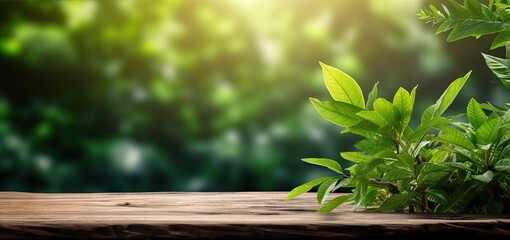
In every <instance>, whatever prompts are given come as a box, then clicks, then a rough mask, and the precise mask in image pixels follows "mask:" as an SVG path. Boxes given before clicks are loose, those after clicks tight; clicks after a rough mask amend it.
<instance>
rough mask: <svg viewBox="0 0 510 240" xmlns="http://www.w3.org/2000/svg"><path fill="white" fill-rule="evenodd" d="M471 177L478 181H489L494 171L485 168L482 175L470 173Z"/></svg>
mask: <svg viewBox="0 0 510 240" xmlns="http://www.w3.org/2000/svg"><path fill="white" fill-rule="evenodd" d="M472 177H473V178H474V179H476V180H478V181H481V182H485V183H490V182H491V181H492V178H494V173H493V172H492V171H491V170H487V171H486V172H484V173H483V174H482V175H472Z"/></svg>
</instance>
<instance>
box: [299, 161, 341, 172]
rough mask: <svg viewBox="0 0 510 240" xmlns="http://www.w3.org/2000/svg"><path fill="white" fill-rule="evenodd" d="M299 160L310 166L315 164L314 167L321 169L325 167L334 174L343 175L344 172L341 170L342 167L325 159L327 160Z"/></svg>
mask: <svg viewBox="0 0 510 240" xmlns="http://www.w3.org/2000/svg"><path fill="white" fill-rule="evenodd" d="M301 160H302V161H304V162H307V163H310V164H315V165H318V166H321V167H326V168H328V169H330V170H332V171H334V172H336V173H339V174H341V175H344V171H343V170H342V167H341V166H340V164H339V163H338V162H337V161H335V160H331V159H327V158H303V159H301Z"/></svg>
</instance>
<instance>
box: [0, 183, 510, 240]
mask: <svg viewBox="0 0 510 240" xmlns="http://www.w3.org/2000/svg"><path fill="white" fill-rule="evenodd" d="M285 194H286V193H285V192H235V193H176V192H172V193H79V194H41V193H20V192H0V238H3V239H13V238H14V239H16V238H17V239H20V238H21V239H38V238H48V239H54V238H101V239H108V238H130V239H136V238H147V239H152V238H175V239H298V238H301V239H332V238H336V239H349V238H350V239H355V238H377V239H385V238H388V239H389V238H391V239H394V238H407V239H408V238H409V237H415V238H416V237H419V238H431V239H438V238H451V239H457V238H458V237H473V236H474V237H476V236H483V237H484V239H485V238H486V237H492V238H501V239H505V238H506V239H510V216H509V215H468V214H464V215H461V214H455V215H447V214H442V215H440V214H388V213H366V212H355V213H353V212H350V209H349V208H348V207H341V208H339V209H337V210H335V211H334V212H332V213H327V214H318V213H316V212H315V209H316V208H317V203H316V200H315V195H314V194H312V193H308V194H305V195H303V196H300V197H298V198H296V199H294V200H291V201H287V202H284V201H283V197H284V196H285Z"/></svg>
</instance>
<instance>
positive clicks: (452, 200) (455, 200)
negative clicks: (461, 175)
mask: <svg viewBox="0 0 510 240" xmlns="http://www.w3.org/2000/svg"><path fill="white" fill-rule="evenodd" d="M475 186H476V185H475V184H473V183H472V182H464V183H462V184H461V185H460V186H458V187H457V188H456V189H455V191H454V192H453V193H452V194H450V195H449V196H448V201H447V203H446V204H439V205H438V206H437V208H436V212H442V213H446V212H458V211H460V210H462V208H463V207H464V205H465V204H466V203H467V202H469V200H470V199H471V196H473V193H472V191H471V190H472V189H473V188H474V187H475Z"/></svg>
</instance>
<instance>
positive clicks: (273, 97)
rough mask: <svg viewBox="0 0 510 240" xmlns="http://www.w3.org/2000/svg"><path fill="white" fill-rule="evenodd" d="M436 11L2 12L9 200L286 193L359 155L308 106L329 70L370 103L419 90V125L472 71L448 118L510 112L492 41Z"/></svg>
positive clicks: (239, 4)
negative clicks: (491, 63)
mask: <svg viewBox="0 0 510 240" xmlns="http://www.w3.org/2000/svg"><path fill="white" fill-rule="evenodd" d="M439 2H441V1H419V0H413V1H409V0H384V1H382V0H356V1H352V0H314V1H308V0H279V1H273V0H182V1H177V0H159V1H158V0H145V1H142V0H139V1H136V0H129V1H127V0H108V1H51V0H47V1H37V0H32V1H31V0H19V1H0V190H16V191H37V192H91V191H244V190H283V191H286V190H290V189H291V188H293V187H294V186H296V185H298V184H300V183H302V182H304V181H307V180H309V179H311V178H314V177H317V176H324V175H327V174H328V172H327V170H323V169H321V168H319V167H315V166H311V165H307V164H305V163H303V162H301V161H300V160H299V159H300V158H303V157H328V158H332V159H336V160H339V161H341V160H340V157H339V155H338V153H339V152H340V151H348V150H350V149H352V145H353V141H355V138H353V137H350V136H348V135H342V136H340V135H339V132H340V131H341V129H340V128H339V127H336V126H334V125H332V124H330V123H328V122H326V121H325V120H323V119H321V118H320V116H319V115H318V114H317V113H316V112H315V110H314V109H313V107H312V106H311V104H310V103H309V102H308V97H311V96H312V97H316V98H319V99H329V96H328V94H327V91H326V89H325V87H324V85H323V80H322V77H321V69H320V66H319V64H318V62H319V61H322V62H325V63H327V64H329V65H332V66H335V67H338V68H341V69H342V70H344V71H346V72H348V73H349V74H350V75H352V76H353V77H354V78H355V79H357V80H358V81H359V83H360V85H361V86H362V88H363V89H364V90H365V92H366V93H367V92H368V91H369V90H370V89H371V88H372V86H373V84H374V83H376V82H379V86H380V93H381V95H382V96H385V97H391V96H392V94H393V93H394V92H395V91H396V90H397V88H398V87H399V86H403V87H405V88H407V89H411V88H412V87H414V86H415V85H419V88H418V94H417V99H418V100H417V103H416V108H417V109H418V110H417V111H421V110H422V109H424V107H426V106H427V105H430V104H432V103H433V102H434V101H435V100H436V99H437V97H438V96H439V95H440V94H441V92H442V91H443V90H444V89H445V88H446V86H447V85H448V84H449V83H450V82H451V81H453V80H454V79H456V78H457V77H460V76H463V75H464V74H465V73H466V72H468V71H469V70H471V69H473V70H474V73H473V75H472V78H471V79H470V80H469V82H468V83H467V85H466V86H465V88H464V89H463V90H462V92H461V94H460V97H459V98H458V99H457V100H456V102H455V103H454V106H453V107H452V109H451V112H452V113H459V112H462V111H463V110H464V108H465V106H466V105H467V102H468V100H469V98H471V97H475V98H477V99H478V100H479V101H487V100H490V101H493V102H494V103H495V104H501V103H503V102H508V93H507V92H506V91H505V90H503V88H502V87H501V86H500V85H499V84H497V83H495V81H496V79H495V77H494V76H493V75H492V74H491V73H490V72H489V70H488V69H487V67H485V64H484V62H483V59H482V56H481V54H480V52H486V53H490V54H493V55H496V56H504V52H503V50H498V51H496V52H489V51H488V49H489V46H490V42H491V40H492V38H491V37H487V38H481V39H479V40H475V39H466V40H462V41H459V42H455V43H447V42H446V35H445V34H441V35H434V30H435V29H434V28H432V27H431V26H430V25H425V24H424V23H423V22H420V21H419V20H418V19H417V17H416V13H418V11H419V9H420V8H421V7H423V6H426V5H428V4H431V3H433V4H437V3H439ZM342 164H343V165H344V166H346V165H345V164H346V163H345V162H342Z"/></svg>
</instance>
